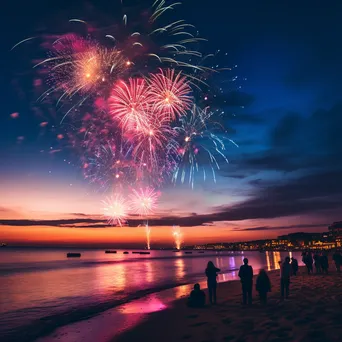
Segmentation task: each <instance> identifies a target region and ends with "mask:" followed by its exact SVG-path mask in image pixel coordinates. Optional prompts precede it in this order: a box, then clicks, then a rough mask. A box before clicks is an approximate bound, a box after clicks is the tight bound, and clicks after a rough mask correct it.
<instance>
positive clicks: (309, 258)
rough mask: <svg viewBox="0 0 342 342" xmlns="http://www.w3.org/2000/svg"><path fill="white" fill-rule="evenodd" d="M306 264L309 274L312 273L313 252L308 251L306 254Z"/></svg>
mask: <svg viewBox="0 0 342 342" xmlns="http://www.w3.org/2000/svg"><path fill="white" fill-rule="evenodd" d="M305 265H306V267H307V269H308V274H310V273H312V272H313V267H312V265H313V258H312V254H311V252H308V253H307V254H306V257H305Z"/></svg>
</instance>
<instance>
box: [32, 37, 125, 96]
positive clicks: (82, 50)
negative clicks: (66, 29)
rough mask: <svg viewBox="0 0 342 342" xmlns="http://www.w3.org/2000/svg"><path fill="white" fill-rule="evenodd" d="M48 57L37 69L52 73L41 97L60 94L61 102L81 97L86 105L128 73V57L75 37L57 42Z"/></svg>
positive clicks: (64, 38)
mask: <svg viewBox="0 0 342 342" xmlns="http://www.w3.org/2000/svg"><path fill="white" fill-rule="evenodd" d="M49 54H50V56H49V57H48V58H46V59H44V60H43V61H42V62H40V63H38V64H37V65H36V66H35V67H37V66H39V65H45V66H47V68H48V70H50V73H49V80H50V81H49V83H51V85H52V86H51V88H50V89H49V90H48V91H47V92H45V93H44V94H43V95H42V96H41V98H44V97H45V96H47V95H49V94H50V93H52V92H56V91H58V92H61V93H62V95H61V96H60V98H59V101H61V100H63V98H69V99H70V98H72V97H73V96H75V95H76V94H79V95H80V96H81V97H82V99H83V102H84V100H85V99H86V98H87V97H88V96H90V95H94V94H95V93H96V92H99V91H101V92H106V89H107V88H108V85H109V84H112V83H113V82H114V81H115V80H116V79H118V78H120V77H121V76H122V75H123V74H124V72H125V71H126V70H127V58H125V57H124V56H123V53H122V52H121V51H118V50H117V49H115V48H106V47H103V46H101V45H100V44H99V43H97V42H93V41H89V40H85V39H82V38H80V37H77V36H75V35H67V36H65V37H62V38H60V39H58V40H56V41H55V42H54V44H53V48H52V50H51V51H50V53H49Z"/></svg>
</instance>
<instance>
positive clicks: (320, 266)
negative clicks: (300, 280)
mask: <svg viewBox="0 0 342 342" xmlns="http://www.w3.org/2000/svg"><path fill="white" fill-rule="evenodd" d="M333 260H334V262H335V266H336V270H337V272H340V269H341V265H342V255H341V253H340V252H339V251H336V252H335V253H334V255H333ZM302 261H303V263H304V264H305V266H306V267H307V270H308V273H309V274H310V273H312V272H313V264H314V265H315V268H316V273H326V274H327V273H328V268H329V261H328V256H327V255H326V254H325V253H318V252H317V253H315V254H314V255H312V253H311V252H303V253H302ZM279 265H280V289H281V297H282V298H283V299H284V298H288V297H289V292H290V278H291V275H294V276H296V275H297V272H298V268H299V267H298V261H297V259H295V258H290V257H286V258H285V260H284V262H281V261H280V262H279ZM220 271H221V270H220V269H219V268H217V267H216V266H215V265H214V264H213V262H212V261H209V262H208V264H207V268H206V269H205V275H206V276H207V285H208V292H209V302H210V304H216V288H217V273H218V272H220ZM238 276H239V278H240V281H241V287H242V302H243V304H244V305H246V304H249V305H251V304H252V289H253V268H252V266H250V265H249V264H248V259H247V258H244V259H243V265H242V266H241V267H240V270H239V274H238ZM255 287H256V290H257V291H258V292H259V297H260V302H261V303H263V304H266V303H267V294H268V292H270V291H271V282H270V279H269V277H268V275H267V273H266V271H265V270H263V269H262V270H260V272H259V275H258V277H257V279H256V286H255ZM204 305H205V293H204V291H202V290H201V288H200V285H199V284H195V285H194V289H193V290H192V291H191V293H190V297H189V299H188V306H190V307H203V306H204Z"/></svg>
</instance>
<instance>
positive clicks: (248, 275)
mask: <svg viewBox="0 0 342 342" xmlns="http://www.w3.org/2000/svg"><path fill="white" fill-rule="evenodd" d="M239 277H240V280H241V285H242V300H243V304H247V298H248V304H249V305H251V304H252V287H253V268H252V266H250V265H248V259H247V258H244V259H243V265H242V266H241V267H240V270H239Z"/></svg>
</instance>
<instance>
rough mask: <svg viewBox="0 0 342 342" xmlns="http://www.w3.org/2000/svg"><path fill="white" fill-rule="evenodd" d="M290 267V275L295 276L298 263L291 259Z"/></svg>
mask: <svg viewBox="0 0 342 342" xmlns="http://www.w3.org/2000/svg"><path fill="white" fill-rule="evenodd" d="M291 267H292V274H293V275H297V272H298V268H299V267H298V261H297V259H295V258H293V257H292V258H291Z"/></svg>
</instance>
